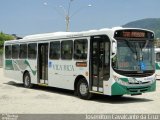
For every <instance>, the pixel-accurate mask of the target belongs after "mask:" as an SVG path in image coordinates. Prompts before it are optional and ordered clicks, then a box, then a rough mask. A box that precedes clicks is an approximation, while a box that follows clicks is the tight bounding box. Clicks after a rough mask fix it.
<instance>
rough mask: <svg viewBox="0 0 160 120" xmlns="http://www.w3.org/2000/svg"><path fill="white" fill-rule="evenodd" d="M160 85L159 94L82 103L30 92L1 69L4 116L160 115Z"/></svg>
mask: <svg viewBox="0 0 160 120" xmlns="http://www.w3.org/2000/svg"><path fill="white" fill-rule="evenodd" d="M159 88H160V81H157V91H156V92H152V93H146V94H142V95H139V96H129V95H125V96H124V97H122V98H120V99H115V98H112V97H108V96H102V95H96V96H95V97H94V98H93V99H92V100H90V101H86V100H81V99H79V98H77V97H75V96H74V95H73V92H72V91H68V90H61V89H56V88H46V87H35V88H34V89H26V88H23V86H22V85H21V84H19V83H16V82H13V81H12V80H10V79H8V78H5V77H4V76H3V72H2V69H0V113H21V114H22V113H55V114H56V113H58V114H59V113H69V114H72V113H74V114H77V113H78V114H79V113H85V114H86V113H87V114H90V113H103V114H108V113H160V89H159Z"/></svg>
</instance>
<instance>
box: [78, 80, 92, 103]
mask: <svg viewBox="0 0 160 120" xmlns="http://www.w3.org/2000/svg"><path fill="white" fill-rule="evenodd" d="M77 95H78V97H79V98H81V99H84V100H89V99H91V97H92V93H90V92H89V87H88V83H87V81H86V80H85V79H80V80H79V81H78V84H77Z"/></svg>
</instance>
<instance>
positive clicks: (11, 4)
mask: <svg viewBox="0 0 160 120" xmlns="http://www.w3.org/2000/svg"><path fill="white" fill-rule="evenodd" d="M69 1H70V0H0V31H2V32H4V33H7V34H17V35H18V36H21V37H23V36H26V35H30V34H40V33H48V32H59V31H65V30H66V21H65V12H64V11H65V10H68V6H69ZM88 5H92V6H91V7H88ZM60 6H61V7H60ZM62 6H63V7H62ZM159 8H160V0H72V2H71V6H70V16H71V17H70V31H71V32H72V31H73V32H75V31H76V32H77V31H86V30H92V29H101V28H112V27H117V26H122V25H124V24H126V23H128V22H131V21H135V20H139V19H145V18H160V9H159Z"/></svg>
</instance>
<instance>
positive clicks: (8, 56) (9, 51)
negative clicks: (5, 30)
mask: <svg viewBox="0 0 160 120" xmlns="http://www.w3.org/2000/svg"><path fill="white" fill-rule="evenodd" d="M11 57H12V46H11V45H7V46H5V58H6V59H11Z"/></svg>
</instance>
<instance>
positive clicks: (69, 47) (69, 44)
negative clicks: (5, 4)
mask: <svg viewBox="0 0 160 120" xmlns="http://www.w3.org/2000/svg"><path fill="white" fill-rule="evenodd" d="M72 54H73V41H72V40H68V41H62V43H61V58H62V59H67V60H70V59H72Z"/></svg>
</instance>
